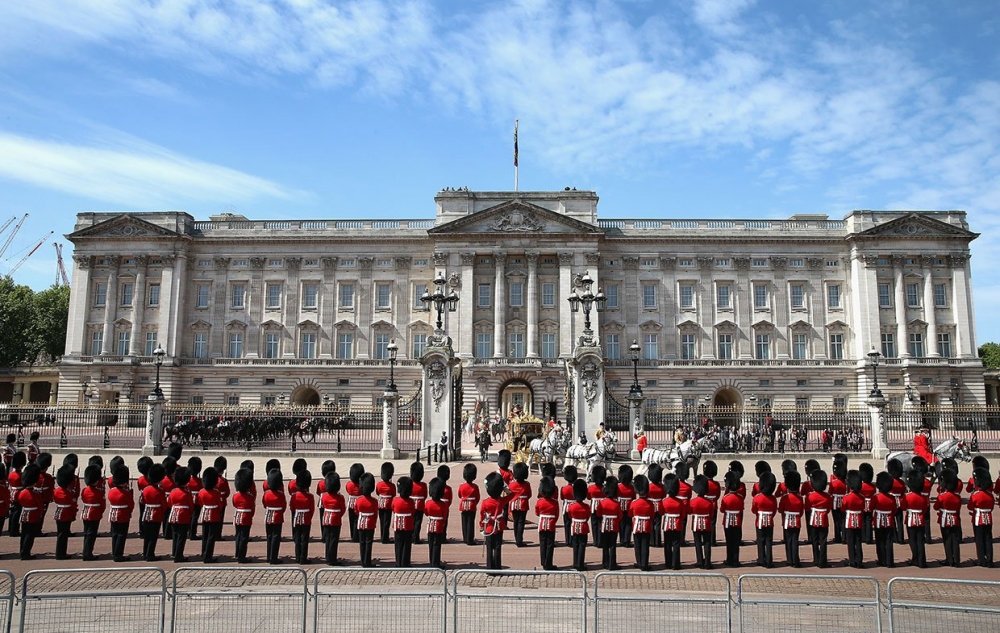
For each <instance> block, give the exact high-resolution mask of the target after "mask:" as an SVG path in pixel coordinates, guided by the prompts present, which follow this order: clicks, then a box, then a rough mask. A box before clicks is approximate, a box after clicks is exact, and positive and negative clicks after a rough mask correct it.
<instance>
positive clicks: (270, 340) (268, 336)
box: [264, 332, 281, 358]
mask: <svg viewBox="0 0 1000 633" xmlns="http://www.w3.org/2000/svg"><path fill="white" fill-rule="evenodd" d="M280 345H281V335H280V334H278V333H277V332H266V333H265V334H264V358H277V357H278V352H279V349H280V347H279V346H280Z"/></svg>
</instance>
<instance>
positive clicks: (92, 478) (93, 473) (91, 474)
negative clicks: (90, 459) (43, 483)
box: [21, 464, 101, 486]
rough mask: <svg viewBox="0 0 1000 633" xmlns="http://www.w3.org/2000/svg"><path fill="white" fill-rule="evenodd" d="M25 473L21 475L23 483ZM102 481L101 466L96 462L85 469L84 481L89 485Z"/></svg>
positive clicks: (22, 482) (22, 483)
mask: <svg viewBox="0 0 1000 633" xmlns="http://www.w3.org/2000/svg"><path fill="white" fill-rule="evenodd" d="M23 475H24V473H22V477H21V485H24V476H23ZM99 481H101V467H100V466H98V465H96V464H91V465H90V466H87V467H86V468H84V469H83V483H84V484H86V485H88V486H93V485H96V484H97V483H98V482H99Z"/></svg>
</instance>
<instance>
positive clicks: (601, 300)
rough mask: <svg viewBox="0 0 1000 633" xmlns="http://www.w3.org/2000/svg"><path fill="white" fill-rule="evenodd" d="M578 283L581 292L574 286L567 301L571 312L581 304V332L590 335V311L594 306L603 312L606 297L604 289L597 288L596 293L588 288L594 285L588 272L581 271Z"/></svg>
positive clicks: (578, 309) (591, 333) (575, 310)
mask: <svg viewBox="0 0 1000 633" xmlns="http://www.w3.org/2000/svg"><path fill="white" fill-rule="evenodd" d="M580 285H582V286H583V294H578V293H577V292H576V288H574V289H573V292H572V293H570V295H569V299H567V301H569V305H570V310H571V311H572V312H579V311H580V307H581V306H583V334H584V336H591V335H593V333H594V331H593V330H592V329H591V328H590V311H591V309H593V308H594V307H595V306H596V308H597V311H598V312H604V304H605V303H607V300H608V298H607V297H605V296H604V291H602V290H601V289H600V288H598V289H597V294H594V293H593V292H592V291H591V290H590V287H591V286H593V285H594V280H593V278H592V277H591V276H590V273H588V272H584V273H583V277H581V278H580ZM630 349H631V348H630Z"/></svg>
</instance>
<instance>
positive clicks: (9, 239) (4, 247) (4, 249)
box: [0, 213, 28, 257]
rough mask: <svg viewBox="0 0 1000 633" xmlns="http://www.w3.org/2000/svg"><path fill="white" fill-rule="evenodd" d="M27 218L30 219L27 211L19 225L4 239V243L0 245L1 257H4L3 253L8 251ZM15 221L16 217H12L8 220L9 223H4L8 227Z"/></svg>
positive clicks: (0, 230)
mask: <svg viewBox="0 0 1000 633" xmlns="http://www.w3.org/2000/svg"><path fill="white" fill-rule="evenodd" d="M27 219H28V214H27V213H25V214H24V217H22V218H21V221H20V222H18V223H17V226H15V227H14V230H13V231H11V232H10V235H8V236H7V239H6V240H5V241H4V243H3V245H2V246H0V257H3V254H4V253H6V252H7V248H8V247H9V246H10V244H11V242H13V241H14V236H15V235H17V232H18V231H20V230H21V225H22V224H24V221H25V220H27ZM13 221H14V218H11V219H10V220H8V221H7V223H6V224H4V225H3V226H4V228H7V227H8V226H10V223H11V222H13ZM0 233H3V229H0Z"/></svg>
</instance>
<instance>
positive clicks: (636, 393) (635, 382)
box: [628, 339, 642, 398]
mask: <svg viewBox="0 0 1000 633" xmlns="http://www.w3.org/2000/svg"><path fill="white" fill-rule="evenodd" d="M640 351H642V348H640V347H639V341H638V340H636V339H632V344H631V345H629V346H628V355H629V358H631V359H632V388H631V389H629V390H628V394H629V395H630V396H632V397H639V398H641V397H642V387H640V386H639V352H640Z"/></svg>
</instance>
